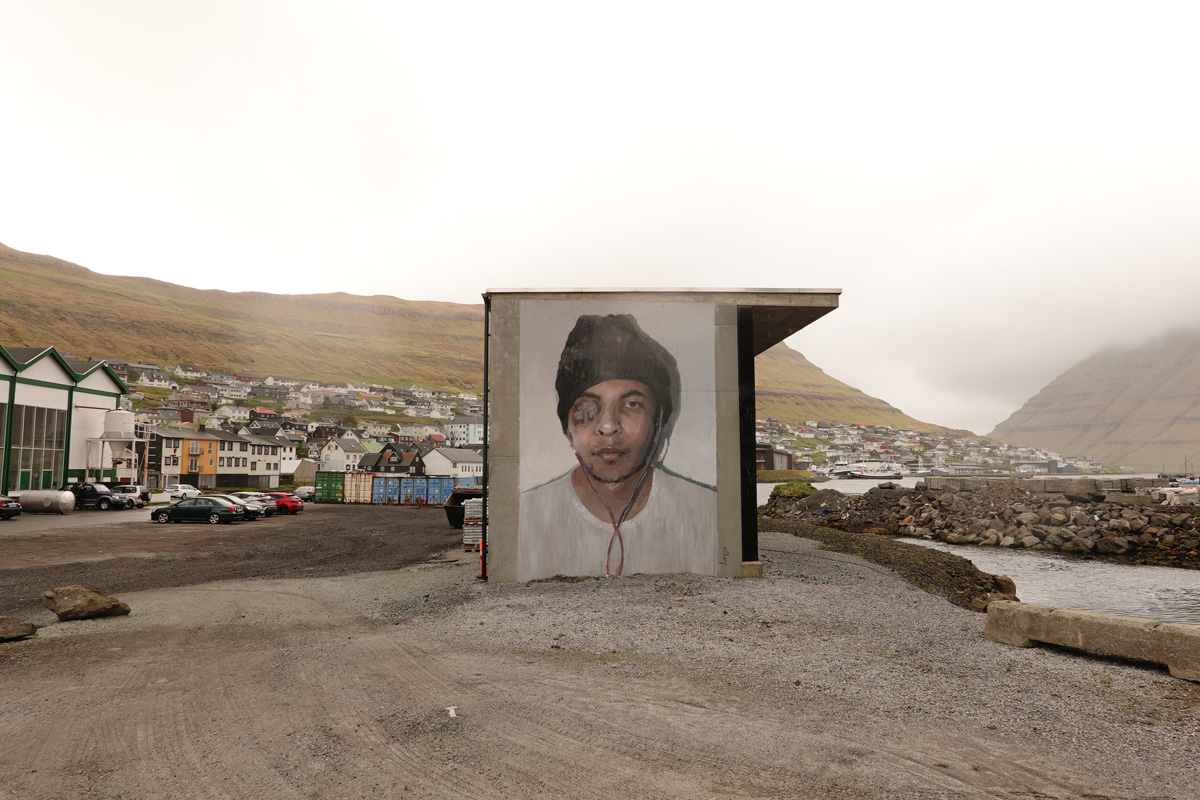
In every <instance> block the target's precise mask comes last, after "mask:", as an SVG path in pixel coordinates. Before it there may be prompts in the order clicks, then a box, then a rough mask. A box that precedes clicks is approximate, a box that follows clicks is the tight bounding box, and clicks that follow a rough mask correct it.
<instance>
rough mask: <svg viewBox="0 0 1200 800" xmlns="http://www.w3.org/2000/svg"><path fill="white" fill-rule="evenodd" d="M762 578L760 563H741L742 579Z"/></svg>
mask: <svg viewBox="0 0 1200 800" xmlns="http://www.w3.org/2000/svg"><path fill="white" fill-rule="evenodd" d="M762 576H763V571H762V562H761V561H743V562H742V577H743V578H761V577H762Z"/></svg>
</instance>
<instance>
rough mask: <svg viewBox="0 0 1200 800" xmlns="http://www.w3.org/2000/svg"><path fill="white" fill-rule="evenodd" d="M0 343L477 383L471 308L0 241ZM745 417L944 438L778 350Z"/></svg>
mask: <svg viewBox="0 0 1200 800" xmlns="http://www.w3.org/2000/svg"><path fill="white" fill-rule="evenodd" d="M0 283H2V284H3V285H4V287H5V298H4V300H5V306H4V308H3V309H2V310H0V344H5V345H8V346H42V345H53V346H54V347H56V348H58V349H59V350H61V351H65V352H70V353H72V354H73V355H75V356H76V357H78V358H85V357H100V358H117V359H122V360H126V361H140V360H143V359H144V360H149V361H153V362H158V363H162V364H164V365H172V364H178V363H180V362H183V363H188V364H196V365H199V366H201V367H204V368H206V369H214V370H228V371H242V372H246V373H249V374H254V375H260V376H266V375H272V374H274V375H282V376H287V377H292V378H314V379H317V380H326V381H334V380H355V381H363V382H368V383H377V384H389V385H399V384H401V383H410V382H411V383H420V384H427V385H431V386H440V387H445V388H457V389H472V390H476V391H478V390H479V389H480V388H482V385H483V305H482V304H480V305H464V304H458V303H438V302H423V301H410V300H401V299H399V298H396V297H390V296H386V295H376V296H373V297H361V296H357V295H350V294H345V293H341V292H338V293H334V294H307V295H284V294H270V293H267V292H260V291H250V292H225V291H214V290H202V289H190V288H188V287H185V286H177V285H175V284H171V283H166V282H163V281H158V280H151V279H147V278H131V277H121V276H111V275H101V274H99V273H96V272H92V271H91V270H89V269H86V268H85V267H81V266H79V265H78V264H72V263H70V262H68V261H63V260H62V259H58V258H54V257H53V256H45V255H35V254H31V253H24V252H21V251H19V250H14V249H12V248H10V247H6V246H5V245H3V244H0ZM755 369H756V374H757V395H758V416H759V417H768V416H772V417H776V418H778V419H780V420H782V421H784V422H792V423H797V424H802V423H803V422H804V421H805V420H827V421H835V422H847V423H858V424H863V425H872V424H883V425H894V426H896V427H899V428H905V427H911V428H915V429H918V430H923V431H934V432H945V430H946V429H945V428H941V427H939V426H937V425H931V424H929V423H924V422H920V421H918V420H915V419H913V418H911V417H909V416H907V415H905V414H904V413H903V412H901V411H900V410H899V409H896V408H894V407H892V406H890V405H888V404H887V403H885V402H883V401H882V400H878V399H876V398H874V397H871V396H869V395H866V394H864V393H863V392H860V391H859V390H857V389H855V388H853V387H851V386H848V385H846V384H844V383H842V382H841V381H838V380H836V379H834V378H832V377H830V376H828V375H826V374H825V373H824V372H823V371H822V370H821V369H820V368H818V367H816V366H815V365H813V364H812V363H811V362H809V361H808V359H806V358H805V357H804V356H803V355H801V354H800V353H798V352H796V351H795V350H792V349H790V348H789V347H787V346H786V345H783V344H780V345H777V346H776V347H774V348H772V349H771V350H769V351H767V352H766V353H763V354H762V355H760V356H759V357H758V358H757V359H755Z"/></svg>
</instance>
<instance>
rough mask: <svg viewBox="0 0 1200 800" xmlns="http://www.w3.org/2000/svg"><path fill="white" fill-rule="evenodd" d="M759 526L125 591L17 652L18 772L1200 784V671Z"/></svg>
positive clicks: (1173, 792)
mask: <svg viewBox="0 0 1200 800" xmlns="http://www.w3.org/2000/svg"><path fill="white" fill-rule="evenodd" d="M297 521H302V520H297ZM316 521H318V520H317V517H315V516H314V517H312V518H310V522H316ZM252 524H253V525H257V524H259V523H252ZM297 527H299V526H297ZM317 527H318V529H319V526H317ZM360 527H361V526H360ZM368 527H370V526H368ZM376 533H378V535H379V536H381V537H383V538H388V537H389V535H396V536H402V535H403V534H402V533H398V532H397V533H393V534H388V533H387V532H386V531H380V530H376ZM431 533H434V534H435V535H438V534H437V532H436V531H431ZM296 535H297V536H299V535H300V534H299V532H297V534H296ZM440 535H444V534H440ZM369 538H370V537H369V536H368V538H367V540H368V541H369ZM761 542H762V558H763V561H764V576H765V577H764V578H763V579H762V580H720V579H715V578H707V577H698V576H690V575H680V576H638V577H633V578H621V579H597V580H590V579H589V580H579V581H561V580H559V581H555V580H550V581H540V582H535V583H531V584H527V585H522V584H486V585H483V584H478V583H477V582H475V580H474V576H475V573H476V572H477V566H478V565H477V562H475V560H474V559H472V558H461V556H463V555H464V554H462V553H461V552H458V551H457V550H451V551H449V552H442V553H441V555H442V557H443V558H444V559H453V558H456V557H459V560H457V561H441V562H439V560H438V559H437V558H434V557H432V556H433V555H436V554H434V553H432V552H431V553H430V554H429V555H427V556H426V557H425V558H424V560H423V561H421V562H420V563H410V564H409V565H407V566H403V567H401V568H395V569H388V570H386V571H373V572H360V573H358V574H349V573H351V572H353V569H352V563H351V561H352V559H351V558H350V557H349V556H347V557H346V558H345V559H343V560H341V561H340V562H339V565H338V566H337V569H333V568H330V574H328V575H327V576H326V577H304V578H297V577H282V578H279V577H277V578H269V577H263V576H258V577H254V578H253V579H245V578H241V579H232V580H221V581H219V582H215V583H213V582H210V583H203V584H198V585H196V584H190V583H189V584H188V585H168V586H166V587H164V588H147V589H143V590H140V591H130V592H128V593H122V594H121V599H123V600H125V601H126V602H129V603H130V605H131V606H132V607H133V609H134V613H133V614H132V615H130V616H129V617H122V618H115V619H110V620H96V621H89V622H84V623H69V624H56V625H52V626H50V627H49V628H47V629H45V630H44V631H43V632H42V633H41V634H40V635H39V636H38V637H37V638H36V639H33V640H28V641H25V642H18V643H11V644H7V645H4V646H3V647H2V648H0V737H2V738H3V740H4V741H5V742H7V743H8V745H7V746H6V747H5V748H0V774H3V775H5V776H8V777H7V778H6V779H5V780H4V781H2V782H0V798H3V800H8V798H17V797H21V798H43V797H44V798H50V797H88V798H118V797H120V798H143V797H144V798H150V797H162V796H183V797H193V796H197V797H198V796H209V797H247V798H250V797H289V798H290V797H296V798H308V797H321V798H342V797H346V798H350V797H392V796H396V797H429V798H451V797H455V798H459V797H564V796H569V797H596V798H600V797H604V798H609V797H612V796H614V795H618V796H624V797H629V798H661V797H680V798H694V797H797V798H827V797H828V798H872V800H874V799H875V798H1085V797H1088V798H1196V797H1200V778H1197V771H1196V766H1195V765H1196V759H1197V756H1198V755H1200V687H1198V686H1197V685H1195V684H1191V683H1188V682H1184V681H1179V680H1176V679H1173V678H1171V677H1169V676H1168V675H1167V674H1166V672H1165V671H1160V670H1156V669H1151V668H1147V667H1145V666H1139V665H1133V664H1126V663H1118V662H1113V661H1110V660H1099V659H1091V658H1088V657H1085V656H1080V655H1078V654H1074V653H1069V652H1065V651H1060V650H1055V649H1050V648H1030V649H1021V648H1012V647H1007V646H1004V645H999V644H995V643H992V642H988V641H987V640H985V639H984V638H983V635H982V632H983V626H984V621H985V618H984V616H983V615H982V614H979V613H975V612H971V611H967V610H964V609H963V608H960V607H957V606H955V605H952V604H951V603H949V602H947V601H946V600H945V599H943V598H942V597H939V596H937V595H935V594H933V593H930V592H929V591H922V590H921V589H920V588H917V587H916V586H914V585H912V584H910V583H908V582H906V581H905V580H902V579H900V578H899V577H898V576H897V575H896V573H895V572H893V571H892V570H891V569H888V568H886V567H884V566H880V565H878V564H874V563H869V562H866V561H864V560H862V559H861V558H858V557H857V556H854V555H850V554H846V553H839V552H833V551H831V550H826V549H822V547H821V546H820V545H819V544H818V543H817V542H815V541H813V540H810V539H805V538H800V537H797V536H794V535H791V534H787V533H763V534H762V537H761ZM124 557H128V556H124ZM143 560H144V562H145V563H146V564H154V563H157V562H158V561H159V560H160V556H147V557H145V558H144V559H143ZM168 560H169V558H168ZM369 567H370V562H369V561H365V562H363V563H362V564H361V565H360V569H368V568H369ZM247 569H249V567H248V566H247ZM277 570H280V571H283V572H284V574H291V575H294V574H295V573H294V572H292V573H288V572H287V571H286V569H285V568H283V567H279V566H278V565H277ZM337 570H341V571H340V572H338V571H337ZM256 574H257V573H256Z"/></svg>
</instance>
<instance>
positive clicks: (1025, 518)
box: [1017, 511, 1042, 527]
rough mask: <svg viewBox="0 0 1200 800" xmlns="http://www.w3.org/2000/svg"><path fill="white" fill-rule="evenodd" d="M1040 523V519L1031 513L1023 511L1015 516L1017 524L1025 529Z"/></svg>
mask: <svg viewBox="0 0 1200 800" xmlns="http://www.w3.org/2000/svg"><path fill="white" fill-rule="evenodd" d="M1041 521H1042V518H1041V517H1039V516H1038V515H1037V514H1035V513H1033V512H1032V511H1025V512H1023V513H1020V514H1018V515H1017V523H1018V524H1020V525H1023V526H1025V527H1029V526H1030V525H1036V524H1038V523H1039V522H1041Z"/></svg>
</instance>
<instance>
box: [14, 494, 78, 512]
mask: <svg viewBox="0 0 1200 800" xmlns="http://www.w3.org/2000/svg"><path fill="white" fill-rule="evenodd" d="M17 499H18V500H20V501H21V513H22V514H69V513H71V512H72V511H74V510H75V495H73V494H71V493H70V492H64V491H59V490H57V489H54V490H51V489H29V490H27V491H24V492H21V496H20V497H18V498H17Z"/></svg>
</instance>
